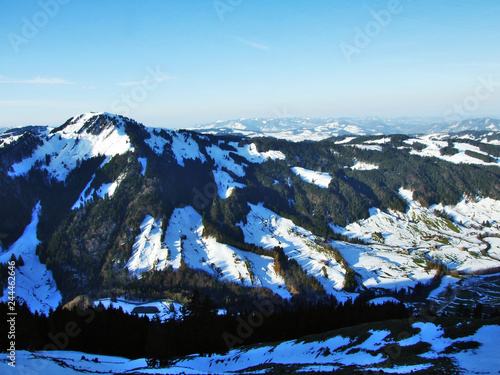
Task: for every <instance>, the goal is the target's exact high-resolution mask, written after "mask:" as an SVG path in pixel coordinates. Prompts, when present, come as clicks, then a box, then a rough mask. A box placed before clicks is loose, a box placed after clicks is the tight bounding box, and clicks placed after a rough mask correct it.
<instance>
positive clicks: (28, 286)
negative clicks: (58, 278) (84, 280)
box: [0, 203, 62, 314]
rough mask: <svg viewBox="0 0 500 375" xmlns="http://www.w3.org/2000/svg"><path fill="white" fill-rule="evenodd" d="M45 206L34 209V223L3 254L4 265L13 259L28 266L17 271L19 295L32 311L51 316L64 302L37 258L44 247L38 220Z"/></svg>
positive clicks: (32, 219)
mask: <svg viewBox="0 0 500 375" xmlns="http://www.w3.org/2000/svg"><path fill="white" fill-rule="evenodd" d="M41 210H42V206H41V205H40V203H38V204H37V205H36V206H35V208H34V209H33V213H32V216H31V223H30V224H29V225H28V226H27V227H26V229H25V230H24V233H23V234H22V235H21V237H20V238H19V239H18V240H17V241H16V242H15V243H13V244H12V245H11V246H10V247H9V249H8V250H6V251H4V252H2V253H0V263H4V264H5V263H7V262H8V261H9V260H10V258H11V256H12V255H15V256H16V258H19V256H22V258H23V261H24V265H23V266H17V267H16V275H15V282H16V284H15V294H16V296H17V297H19V298H21V299H22V300H24V301H26V303H27V304H28V306H29V308H30V310H31V311H33V312H35V311H38V312H40V313H44V314H48V312H49V310H50V309H56V308H57V306H59V304H60V303H61V301H62V297H61V293H60V292H59V290H57V287H56V283H55V281H54V279H53V277H52V272H51V271H48V270H47V267H46V266H45V264H42V263H40V260H39V259H38V255H36V247H37V245H38V244H39V243H40V241H39V240H38V238H37V235H36V229H37V225H38V219H39V215H40V212H41ZM8 297H9V296H8V291H7V289H5V290H4V294H3V297H1V298H0V301H2V302H6V301H8Z"/></svg>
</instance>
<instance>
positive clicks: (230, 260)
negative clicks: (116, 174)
mask: <svg viewBox="0 0 500 375" xmlns="http://www.w3.org/2000/svg"><path fill="white" fill-rule="evenodd" d="M161 235H162V234H161V220H157V221H155V219H154V218H153V217H151V216H147V217H146V218H145V219H144V221H143V223H142V225H141V234H140V235H138V236H137V238H136V240H135V243H134V245H133V249H134V250H133V251H134V252H133V254H132V257H131V258H130V260H129V262H128V263H127V268H128V269H129V271H130V272H131V273H133V274H135V275H137V276H138V275H140V273H142V272H144V271H147V270H150V269H152V268H155V269H157V270H162V269H165V268H166V267H168V266H171V267H172V268H173V269H178V268H179V267H180V265H181V261H183V262H185V263H186V265H188V266H189V267H191V268H195V269H202V270H204V271H206V272H209V273H210V274H212V275H214V276H216V277H219V278H221V279H223V280H228V281H231V282H237V283H242V284H243V285H247V286H262V287H267V288H269V289H271V290H272V291H273V292H274V293H277V294H279V295H281V296H282V297H283V298H290V297H291V295H290V293H289V292H288V291H287V289H286V285H285V281H284V279H283V278H282V277H281V276H280V275H278V274H277V273H276V271H275V270H274V259H272V258H271V257H267V256H261V255H257V254H254V253H251V252H247V251H243V250H240V249H237V248H234V247H232V246H229V245H225V244H222V243H219V242H217V241H216V240H215V238H213V237H203V223H202V218H201V215H200V214H199V213H197V212H196V211H195V210H194V208H193V207H191V206H187V207H184V208H177V209H175V210H174V212H173V214H172V216H171V217H170V220H169V223H168V226H167V229H166V231H165V236H164V238H163V241H162V239H161Z"/></svg>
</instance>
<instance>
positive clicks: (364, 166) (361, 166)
mask: <svg viewBox="0 0 500 375" xmlns="http://www.w3.org/2000/svg"><path fill="white" fill-rule="evenodd" d="M351 169H355V170H358V171H371V170H374V169H378V165H376V164H370V163H365V162H362V161H357V160H356V162H355V163H354V165H353V166H352V167H351Z"/></svg>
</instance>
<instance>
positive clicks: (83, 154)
mask: <svg viewBox="0 0 500 375" xmlns="http://www.w3.org/2000/svg"><path fill="white" fill-rule="evenodd" d="M46 133H47V134H46V135H45V137H42V138H41V139H40V140H41V144H40V145H39V146H38V147H37V148H35V149H34V150H33V151H32V153H31V155H30V156H28V157H25V158H23V160H21V161H19V162H17V163H15V164H13V165H12V166H11V169H10V171H9V176H10V177H12V178H14V177H17V176H20V175H24V174H26V173H28V171H29V170H30V169H31V168H33V167H34V166H35V165H40V164H41V166H40V167H39V168H41V169H45V170H47V171H48V172H49V174H50V175H51V176H52V177H54V178H56V179H57V180H59V181H64V180H65V179H66V177H67V175H68V174H69V172H70V171H72V170H73V169H74V168H75V167H76V166H77V164H78V162H79V161H82V160H87V159H90V158H92V157H95V156H98V155H103V156H106V157H107V160H109V159H110V158H111V157H112V156H115V155H120V154H123V153H125V152H127V151H133V150H134V147H133V146H132V144H131V141H130V138H129V137H128V135H127V133H126V132H125V119H124V118H123V117H121V116H117V115H112V114H109V113H104V112H101V113H85V114H82V115H79V116H75V117H72V118H70V119H69V120H68V121H66V122H65V123H64V124H63V125H62V126H60V127H58V128H55V129H52V130H50V129H47V130H46Z"/></svg>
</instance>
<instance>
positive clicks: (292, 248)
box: [239, 203, 347, 299]
mask: <svg viewBox="0 0 500 375" xmlns="http://www.w3.org/2000/svg"><path fill="white" fill-rule="evenodd" d="M249 206H250V208H251V210H250V213H249V214H248V216H247V224H243V223H240V224H239V225H240V227H241V228H242V230H243V234H244V236H245V242H247V243H251V244H255V245H258V246H262V247H264V248H266V249H272V248H274V247H276V246H280V247H282V248H283V250H284V252H285V254H286V255H287V256H288V257H289V258H291V259H295V260H296V261H297V262H298V263H299V264H300V266H301V267H302V268H303V269H304V270H306V271H307V274H308V275H312V276H314V277H316V278H317V279H318V281H319V282H320V283H321V284H322V285H323V287H324V288H325V290H326V292H327V293H329V294H335V296H336V297H337V298H339V299H345V298H347V293H344V292H341V291H340V289H342V287H343V286H344V277H345V269H344V268H343V267H342V266H341V265H340V264H339V263H337V262H336V261H335V259H334V257H333V255H332V254H330V253H327V252H325V251H324V249H323V248H321V247H320V246H318V245H316V243H315V239H317V238H318V237H317V236H315V235H313V234H312V233H311V232H310V231H308V230H307V229H304V228H302V227H299V226H297V225H295V224H294V223H293V222H292V221H291V220H289V219H285V218H283V217H281V216H279V215H278V214H276V213H274V212H273V211H271V210H269V209H267V208H265V207H264V205H263V203H260V204H258V205H253V204H250V203H249ZM323 270H325V271H326V274H327V275H328V278H326V277H325V275H324V272H325V271H323Z"/></svg>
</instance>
